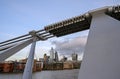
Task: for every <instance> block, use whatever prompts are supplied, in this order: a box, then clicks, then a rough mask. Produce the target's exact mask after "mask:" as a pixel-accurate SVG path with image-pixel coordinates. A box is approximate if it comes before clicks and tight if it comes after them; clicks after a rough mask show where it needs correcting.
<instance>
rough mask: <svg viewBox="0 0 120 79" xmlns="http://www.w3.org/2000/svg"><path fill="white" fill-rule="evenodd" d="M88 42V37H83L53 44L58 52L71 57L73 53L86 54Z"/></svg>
mask: <svg viewBox="0 0 120 79" xmlns="http://www.w3.org/2000/svg"><path fill="white" fill-rule="evenodd" d="M86 41H87V36H83V37H77V38H75V39H72V40H69V39H68V40H65V41H63V42H59V41H53V42H52V44H54V45H55V47H56V48H55V50H57V51H58V52H59V53H60V54H62V55H71V54H72V53H73V52H76V53H78V54H79V55H81V53H83V52H84V48H85V44H86Z"/></svg>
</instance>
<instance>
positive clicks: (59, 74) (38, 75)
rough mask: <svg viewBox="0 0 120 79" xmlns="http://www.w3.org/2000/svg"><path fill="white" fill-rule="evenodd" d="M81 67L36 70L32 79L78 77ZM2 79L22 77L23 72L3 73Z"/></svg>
mask: <svg viewBox="0 0 120 79" xmlns="http://www.w3.org/2000/svg"><path fill="white" fill-rule="evenodd" d="M78 73H79V69H72V70H57V71H41V72H34V73H33V75H32V79H78ZM0 79H22V73H9V74H8V73H2V74H0Z"/></svg>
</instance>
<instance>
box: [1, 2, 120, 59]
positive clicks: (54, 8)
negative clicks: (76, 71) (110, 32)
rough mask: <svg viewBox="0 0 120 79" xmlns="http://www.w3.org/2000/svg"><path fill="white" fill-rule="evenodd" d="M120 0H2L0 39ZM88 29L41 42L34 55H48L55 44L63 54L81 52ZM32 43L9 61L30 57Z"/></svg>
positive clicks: (113, 3)
mask: <svg viewBox="0 0 120 79" xmlns="http://www.w3.org/2000/svg"><path fill="white" fill-rule="evenodd" d="M118 4H120V0H0V41H4V40H7V39H11V38H14V37H17V36H20V35H23V34H26V33H28V32H29V31H31V30H39V29H43V28H44V26H46V25H49V24H52V23H55V22H59V21H61V20H65V19H67V18H71V17H74V16H78V15H80V14H83V13H85V12H87V11H89V10H93V9H96V8H100V7H104V6H111V5H118ZM88 32H89V31H84V32H78V33H75V34H71V35H67V36H63V37H60V38H52V39H49V40H47V41H45V42H38V43H37V47H36V54H35V57H37V58H40V57H43V54H44V53H47V54H48V55H49V50H50V48H51V47H54V48H55V49H56V50H57V51H58V52H59V54H60V55H69V56H70V55H71V53H73V52H76V53H78V54H79V55H82V53H83V52H84V47H85V44H86V41H87V35H88ZM29 48H30V46H28V47H26V48H25V49H23V50H21V51H20V52H18V53H16V54H15V55H13V56H12V57H10V58H9V59H10V60H16V59H21V58H25V57H27V56H28V53H29Z"/></svg>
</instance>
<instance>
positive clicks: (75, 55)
mask: <svg viewBox="0 0 120 79" xmlns="http://www.w3.org/2000/svg"><path fill="white" fill-rule="evenodd" d="M77 58H78V55H77V54H76V53H73V54H72V60H73V61H77Z"/></svg>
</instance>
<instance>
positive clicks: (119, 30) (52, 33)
mask: <svg viewBox="0 0 120 79" xmlns="http://www.w3.org/2000/svg"><path fill="white" fill-rule="evenodd" d="M87 29H90V33H89V36H88V41H87V45H86V48H85V53H84V57H83V62H82V66H81V69H80V73H79V79H120V75H119V73H120V68H119V67H120V62H119V60H120V42H119V40H120V35H119V34H120V6H109V7H103V8H100V9H96V10H92V11H89V12H87V13H85V14H83V15H80V16H77V17H73V18H70V19H67V20H64V21H61V22H58V23H54V24H51V25H48V26H45V28H44V29H42V30H38V31H34V30H33V31H30V32H29V33H28V34H25V35H22V36H19V37H16V38H13V39H10V40H7V41H4V42H1V43H0V61H4V60H5V59H7V58H8V57H10V56H11V55H13V54H15V53H16V52H18V51H19V50H21V49H23V48H24V47H26V46H28V45H29V44H31V43H32V45H31V49H30V54H29V56H28V60H27V63H26V66H25V70H24V73H23V79H32V66H33V59H34V51H35V45H36V42H37V41H45V40H47V39H49V38H52V37H60V36H64V35H67V34H71V33H74V32H78V31H83V30H87Z"/></svg>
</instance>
